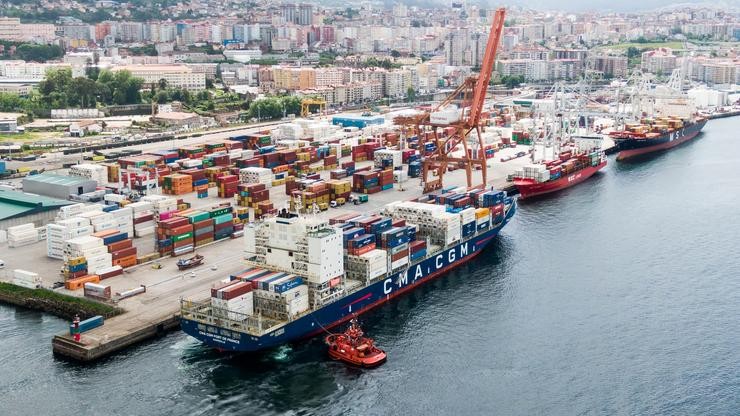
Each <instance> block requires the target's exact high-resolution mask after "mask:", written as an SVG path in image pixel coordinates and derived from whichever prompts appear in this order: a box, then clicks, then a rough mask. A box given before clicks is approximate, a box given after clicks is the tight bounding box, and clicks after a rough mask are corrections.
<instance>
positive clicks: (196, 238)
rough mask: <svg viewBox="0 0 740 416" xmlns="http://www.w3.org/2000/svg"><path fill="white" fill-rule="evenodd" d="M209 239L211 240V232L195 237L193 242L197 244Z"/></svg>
mask: <svg viewBox="0 0 740 416" xmlns="http://www.w3.org/2000/svg"><path fill="white" fill-rule="evenodd" d="M209 238H213V233H212V232H211V233H205V234H201V235H198V236H196V237H195V242H196V243H199V242H201V241H203V240H208V239H209Z"/></svg>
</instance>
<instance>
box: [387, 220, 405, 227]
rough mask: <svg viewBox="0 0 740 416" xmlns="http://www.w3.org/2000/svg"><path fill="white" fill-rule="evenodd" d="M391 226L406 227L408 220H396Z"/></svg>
mask: <svg viewBox="0 0 740 416" xmlns="http://www.w3.org/2000/svg"><path fill="white" fill-rule="evenodd" d="M391 225H392V226H393V227H404V226H405V225H406V220H404V219H400V220H394V221H393V222H392V223H391Z"/></svg>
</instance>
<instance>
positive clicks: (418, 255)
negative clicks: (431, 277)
mask: <svg viewBox="0 0 740 416" xmlns="http://www.w3.org/2000/svg"><path fill="white" fill-rule="evenodd" d="M426 255H427V249H426V248H423V249H421V250H419V251H417V252H416V253H411V256H410V257H411V261H414V260H418V259H420V258H422V257H424V256H426Z"/></svg>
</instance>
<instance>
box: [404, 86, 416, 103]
mask: <svg viewBox="0 0 740 416" xmlns="http://www.w3.org/2000/svg"><path fill="white" fill-rule="evenodd" d="M406 99H407V100H408V101H409V102H414V101H416V90H414V87H409V88H408V89H407V90H406Z"/></svg>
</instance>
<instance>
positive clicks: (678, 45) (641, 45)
mask: <svg viewBox="0 0 740 416" xmlns="http://www.w3.org/2000/svg"><path fill="white" fill-rule="evenodd" d="M640 40H641V39H638V40H637V41H635V42H625V43H616V44H614V45H604V46H600V47H599V49H615V50H623V51H626V50H627V49H629V48H636V49H656V48H671V49H683V42H661V41H655V42H650V41H647V40H646V41H644V42H641V41H640Z"/></svg>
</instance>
